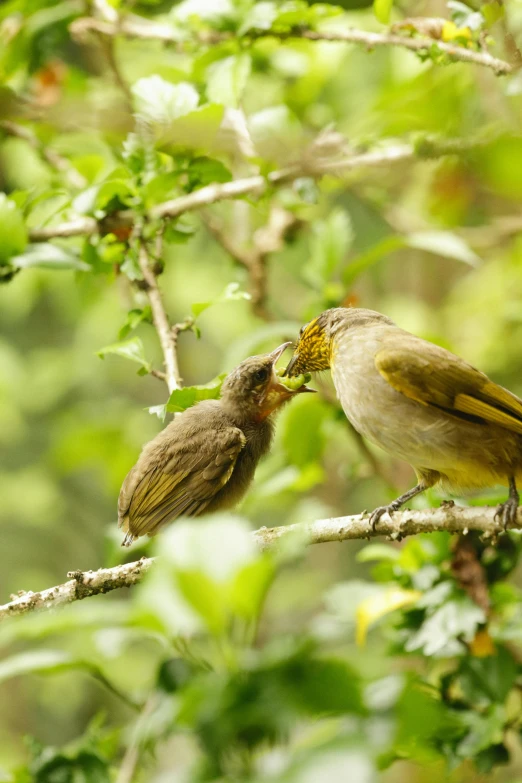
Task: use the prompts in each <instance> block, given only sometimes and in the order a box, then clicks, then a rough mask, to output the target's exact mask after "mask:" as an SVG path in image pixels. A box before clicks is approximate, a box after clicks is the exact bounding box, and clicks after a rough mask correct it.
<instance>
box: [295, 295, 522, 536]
mask: <svg viewBox="0 0 522 783" xmlns="http://www.w3.org/2000/svg"><path fill="white" fill-rule="evenodd" d="M328 368H331V370H332V377H333V382H334V384H335V388H336V391H337V396H338V398H339V401H340V403H341V405H342V407H343V410H344V412H345V414H346V416H347V417H348V419H349V420H350V421H351V423H352V424H353V426H354V427H355V429H356V430H357V431H358V432H360V433H361V434H362V435H364V436H365V437H366V438H368V440H370V441H372V442H373V443H375V444H376V445H377V446H380V447H381V448H382V449H384V450H385V451H387V452H388V453H390V454H392V455H393V456H394V457H399V458H400V459H403V460H405V461H406V462H409V463H410V465H412V466H413V468H414V470H415V472H416V474H417V482H418V483H417V486H415V487H413V489H410V490H409V491H408V492H405V493H404V494H403V495H401V496H400V497H398V498H397V499H396V500H394V501H393V502H392V503H390V504H389V505H387V506H380V507H379V508H376V509H375V510H374V511H373V513H372V514H371V516H370V523H371V525H372V527H373V528H375V525H376V524H377V522H378V521H379V519H380V518H381V516H382V515H383V514H385V513H389V514H392V513H393V512H394V511H396V510H397V509H399V508H400V507H401V506H402V505H403V503H406V501H408V500H410V499H411V498H413V497H415V495H419V494H420V493H421V492H424V490H426V489H427V488H428V487H432V486H434V485H440V486H441V487H442V489H443V490H444V491H449V492H453V493H455V494H458V493H460V492H462V491H465V490H471V489H479V488H484V487H492V486H494V485H496V484H504V485H507V486H509V497H508V499H507V501H506V502H505V503H502V504H501V505H500V506H499V507H498V509H497V513H496V518H497V519H498V520H499V521H501V522H502V523H503V525H504V528H507V527H508V526H509V525H510V524H515V523H516V517H517V508H518V504H519V495H518V491H517V484H516V482H517V481H519V482H520V481H521V480H522V400H521V399H519V398H518V397H516V396H515V395H514V394H512V393H511V392H509V391H507V389H504V388H503V387H502V386H498V385H497V384H496V383H494V382H493V381H491V380H490V379H489V378H488V377H487V375H484V373H482V372H480V371H479V370H476V369H475V368H474V367H472V366H471V365H469V364H467V363H466V362H465V361H464V360H463V359H461V358H459V357H458V356H455V354H453V353H450V351H447V350H445V349H444V348H440V347H439V346H437V345H433V344H432V343H429V342H427V341H426V340H422V339H421V338H419V337H415V336H414V335H412V334H410V333H409V332H406V331H404V330H403V329H400V328H399V327H398V326H396V325H395V324H394V323H393V321H391V320H390V319H389V318H387V317H386V316H385V315H381V313H376V312H374V311H373V310H364V309H360V308H344V307H338V308H333V309H331V310H326V311H325V312H324V313H321V315H319V316H318V317H317V318H314V319H313V320H312V321H310V323H308V324H307V325H306V326H304V327H303V328H302V329H301V332H300V334H299V339H298V341H297V345H296V347H295V351H294V355H293V357H292V359H291V360H290V363H289V364H288V367H287V368H286V370H285V374H287V375H290V376H292V375H296V374H297V373H301V372H304V371H310V372H312V371H315V370H326V369H328Z"/></svg>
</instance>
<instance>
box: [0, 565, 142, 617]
mask: <svg viewBox="0 0 522 783" xmlns="http://www.w3.org/2000/svg"><path fill="white" fill-rule="evenodd" d="M153 562H154V561H153V560H152V559H150V558H146V557H143V558H142V559H141V560H137V561H136V562H134V563H126V564H125V565H120V566H116V567H115V568H100V569H98V571H69V573H68V574H67V576H68V577H69V581H68V582H64V584H61V585H57V586H56V587H50V588H49V589H48V590H41V591H40V592H38V593H33V592H31V591H29V592H27V593H25V592H23V593H21V594H20V595H19V596H18V598H15V599H14V600H13V601H11V603H9V604H5V605H4V606H0V622H1V621H2V620H5V619H6V618H7V617H15V616H16V615H19V614H26V613H27V612H33V611H37V610H40V609H54V608H56V607H57V606H62V605H63V604H70V603H72V602H73V601H81V600H83V599H84V598H89V596H91V595H99V594H100V593H109V592H110V591H111V590H117V589H118V588H120V587H131V586H132V585H135V584H137V582H139V581H141V579H142V577H143V575H144V574H145V573H146V572H147V571H148V570H149V568H150V567H151V565H152V563H153Z"/></svg>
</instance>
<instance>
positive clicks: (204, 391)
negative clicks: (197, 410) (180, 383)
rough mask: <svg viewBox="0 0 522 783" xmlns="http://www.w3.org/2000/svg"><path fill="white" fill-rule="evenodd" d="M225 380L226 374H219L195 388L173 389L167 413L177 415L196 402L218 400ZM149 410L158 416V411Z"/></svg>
mask: <svg viewBox="0 0 522 783" xmlns="http://www.w3.org/2000/svg"><path fill="white" fill-rule="evenodd" d="M225 378H226V373H221V375H217V376H216V377H215V378H213V379H212V380H211V381H209V382H208V383H202V384H199V385H197V386H184V387H183V389H174V391H173V392H172V394H171V395H170V397H169V399H168V402H167V408H166V409H167V412H169V413H179V412H181V411H184V410H186V409H187V408H191V407H192V406H193V405H195V404H196V402H201V400H217V399H219V396H220V394H221V386H222V384H223V380H224V379H225ZM159 407H161V406H159ZM150 410H151V412H154V413H156V414H157V415H159V412H158V411H156V410H154V411H152V409H150Z"/></svg>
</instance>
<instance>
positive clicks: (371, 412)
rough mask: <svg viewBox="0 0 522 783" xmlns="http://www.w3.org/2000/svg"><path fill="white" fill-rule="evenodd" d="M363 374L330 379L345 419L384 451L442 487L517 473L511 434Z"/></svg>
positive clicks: (493, 481)
mask: <svg viewBox="0 0 522 783" xmlns="http://www.w3.org/2000/svg"><path fill="white" fill-rule="evenodd" d="M365 375H366V376H367V375H368V373H364V372H363V373H356V372H354V371H353V370H352V371H346V370H344V371H342V370H341V371H339V370H337V371H336V372H334V373H333V379H334V383H335V386H336V390H337V395H338V397H339V400H340V402H341V405H342V407H343V410H344V412H345V414H346V416H347V418H348V419H349V420H350V421H351V423H352V424H353V426H354V427H355V428H356V430H357V431H358V432H360V433H361V435H364V437H366V438H367V439H368V440H369V441H371V442H372V443H374V444H375V445H377V446H379V447H380V448H382V449H383V450H384V451H387V452H388V453H389V454H391V455H393V456H394V457H397V458H399V459H402V460H404V461H405V462H409V464H410V465H412V466H413V467H414V468H415V469H416V470H417V471H418V472H419V473H422V472H427V471H435V472H437V473H440V474H441V478H442V483H443V484H445V485H446V487H447V488H450V487H454V488H459V489H466V488H468V489H473V488H476V487H485V486H492V485H494V484H497V483H505V482H506V479H507V475H506V474H507V473H509V472H514V473H516V474H517V475H520V468H518V466H516V468H515V466H513V471H511V468H510V467H509V466H510V463H511V464H512V463H513V462H514V459H513V457H514V455H515V454H517V455H518V453H519V449H520V444H519V443H518V438H517V436H515V435H514V434H513V433H511V432H508V431H504V430H500V429H499V428H496V427H493V426H492V425H491V426H490V425H488V426H483V425H481V424H477V423H473V422H468V421H463V420H461V419H458V418H456V417H454V416H452V415H450V414H448V413H446V412H445V411H443V410H440V409H437V408H431V407H429V406H424V405H422V404H421V403H418V402H416V401H414V400H410V399H409V398H407V397H406V396H405V395H403V394H401V393H400V392H397V391H395V389H393V388H392V387H391V386H390V385H389V384H388V383H387V382H386V381H385V380H384V379H382V378H381V376H380V375H379V374H378V373H375V375H374V376H373V377H372V376H370V382H368V381H367V380H366V378H365V377H364V376H365ZM517 462H518V460H517ZM521 477H522V476H521Z"/></svg>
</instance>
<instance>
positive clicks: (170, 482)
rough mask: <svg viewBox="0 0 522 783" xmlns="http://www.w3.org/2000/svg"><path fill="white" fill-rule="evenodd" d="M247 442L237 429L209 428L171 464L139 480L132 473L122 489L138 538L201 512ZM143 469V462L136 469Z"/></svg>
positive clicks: (125, 512)
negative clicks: (180, 517) (164, 525)
mask: <svg viewBox="0 0 522 783" xmlns="http://www.w3.org/2000/svg"><path fill="white" fill-rule="evenodd" d="M245 443H246V439H245V436H244V435H243V433H242V432H241V430H240V429H238V428H237V427H227V428H224V429H221V430H217V431H216V430H214V431H213V432H212V437H209V433H208V431H206V430H201V431H198V432H193V433H191V435H190V437H189V438H186V439H184V440H183V442H182V443H180V445H179V448H178V449H174V450H171V451H170V452H169V454H168V457H169V459H168V462H166V463H165V464H163V465H156V466H155V467H153V468H151V469H150V470H148V471H147V472H146V473H144V474H143V475H142V476H141V478H139V480H138V481H136V475H135V474H134V475H133V473H132V471H131V473H130V474H129V476H128V477H127V479H126V480H125V482H124V484H123V486H122V489H121V493H120V504H119V505H120V520H122V519H125V521H126V524H127V525H128V529H129V531H130V532H131V533H132V535H133V536H135V537H138V536H142V535H144V534H145V533H153V532H155V531H156V530H157V529H158V527H160V525H162V524H164V523H165V522H169V521H171V520H173V519H176V517H179V516H181V515H182V514H186V515H189V516H197V515H198V514H201V513H202V512H203V511H204V510H205V508H206V507H207V505H208V504H209V503H210V501H211V500H212V499H213V498H214V497H215V495H216V494H217V493H218V492H219V490H220V489H222V488H223V487H224V486H225V484H226V483H227V481H228V480H229V479H230V476H231V475H232V472H233V470H234V466H235V464H236V461H237V458H238V455H239V453H240V451H241V449H242V448H243V446H244V445H245ZM138 469H139V463H138V465H136V467H135V468H134V469H133V470H138ZM127 520H128V521H127ZM120 524H121V523H120Z"/></svg>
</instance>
